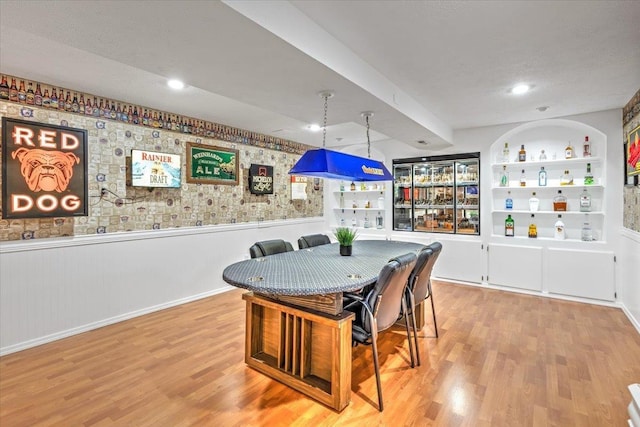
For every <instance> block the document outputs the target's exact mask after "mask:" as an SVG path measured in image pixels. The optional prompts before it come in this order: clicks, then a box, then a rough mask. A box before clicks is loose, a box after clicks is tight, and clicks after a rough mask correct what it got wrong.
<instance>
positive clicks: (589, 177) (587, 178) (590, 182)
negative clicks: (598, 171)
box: [584, 163, 593, 185]
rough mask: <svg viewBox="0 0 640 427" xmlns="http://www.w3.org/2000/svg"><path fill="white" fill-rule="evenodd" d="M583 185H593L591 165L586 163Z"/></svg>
mask: <svg viewBox="0 0 640 427" xmlns="http://www.w3.org/2000/svg"><path fill="white" fill-rule="evenodd" d="M584 185H593V174H592V173H591V163H587V173H586V174H584Z"/></svg>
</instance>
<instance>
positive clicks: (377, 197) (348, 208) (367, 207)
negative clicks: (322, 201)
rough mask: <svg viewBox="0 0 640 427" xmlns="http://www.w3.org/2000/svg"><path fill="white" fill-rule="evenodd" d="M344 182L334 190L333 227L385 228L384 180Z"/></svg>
mask: <svg viewBox="0 0 640 427" xmlns="http://www.w3.org/2000/svg"><path fill="white" fill-rule="evenodd" d="M353 184H354V186H355V190H352V189H351V183H350V182H342V183H340V186H339V187H338V189H337V190H334V191H332V196H333V198H332V203H331V204H332V207H331V209H332V210H333V217H332V219H331V227H332V228H335V227H350V228H356V229H359V230H365V229H367V230H376V229H377V230H383V229H384V228H385V221H386V213H385V191H386V187H387V185H388V184H387V183H384V182H354V183H353Z"/></svg>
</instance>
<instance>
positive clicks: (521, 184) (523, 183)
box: [520, 169, 527, 187]
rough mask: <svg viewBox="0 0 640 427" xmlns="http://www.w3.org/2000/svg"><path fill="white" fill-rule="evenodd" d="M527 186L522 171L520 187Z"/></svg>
mask: <svg viewBox="0 0 640 427" xmlns="http://www.w3.org/2000/svg"><path fill="white" fill-rule="evenodd" d="M526 186H527V176H526V175H525V174H524V169H522V173H521V174H520V187H526Z"/></svg>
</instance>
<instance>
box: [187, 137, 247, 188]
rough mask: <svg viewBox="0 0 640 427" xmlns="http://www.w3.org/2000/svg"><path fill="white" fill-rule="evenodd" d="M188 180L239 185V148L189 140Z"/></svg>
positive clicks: (200, 182) (196, 182) (193, 182)
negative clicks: (234, 148)
mask: <svg viewBox="0 0 640 427" xmlns="http://www.w3.org/2000/svg"><path fill="white" fill-rule="evenodd" d="M187 182H189V183H192V184H227V185H238V150H233V149H230V148H221V147H214V146H212V145H204V144H196V143H193V142H187Z"/></svg>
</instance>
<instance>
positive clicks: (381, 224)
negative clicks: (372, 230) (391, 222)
mask: <svg viewBox="0 0 640 427" xmlns="http://www.w3.org/2000/svg"><path fill="white" fill-rule="evenodd" d="M376 228H377V229H378V230H382V228H384V218H383V217H382V214H381V213H380V212H378V215H376Z"/></svg>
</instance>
